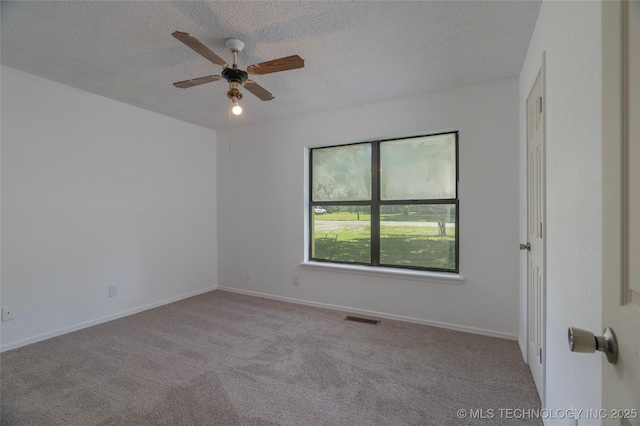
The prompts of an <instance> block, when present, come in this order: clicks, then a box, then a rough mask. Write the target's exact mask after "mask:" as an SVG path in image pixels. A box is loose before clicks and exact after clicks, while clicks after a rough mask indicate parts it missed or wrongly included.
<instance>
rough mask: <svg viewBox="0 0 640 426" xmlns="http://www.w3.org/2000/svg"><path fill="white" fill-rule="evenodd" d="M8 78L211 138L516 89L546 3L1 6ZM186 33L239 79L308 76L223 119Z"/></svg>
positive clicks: (219, 92) (218, 93)
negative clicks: (34, 78)
mask: <svg viewBox="0 0 640 426" xmlns="http://www.w3.org/2000/svg"><path fill="white" fill-rule="evenodd" d="M1 7H2V9H1V11H0V13H1V19H2V21H1V27H0V29H1V38H0V40H1V46H0V47H1V50H0V52H1V55H0V59H1V62H2V64H3V65H6V66H9V67H12V68H16V69H19V70H22V71H25V72H28V73H31V74H35V75H38V76H41V77H44V78H47V79H50V80H54V81H58V82H61V83H64V84H67V85H70V86H73V87H77V88H80V89H83V90H87V91H89V92H93V93H96V94H98V95H101V96H105V97H107V98H112V99H116V100H118V101H122V102H125V103H128V104H131V105H135V106H138V107H141V108H145V109H148V110H151V111H155V112H158V113H160V114H164V115H168V116H171V117H175V118H177V119H180V120H184V121H188V122H191V123H194V124H198V125H201V126H205V127H209V128H211V129H215V130H222V129H225V128H227V127H228V125H229V122H230V120H233V126H234V127H235V126H239V125H244V124H249V123H257V122H263V121H269V120H277V119H281V118H287V117H295V116H299V115H305V114H311V113H316V112H321V111H327V110H332V109H339V108H344V107H348V106H353V105H359V104H365V103H370V102H376V101H382V100H387V99H394V98H401V97H405V96H411V95H414V94H418V93H425V92H433V91H436V90H441V89H447V88H452V87H457V86H464V85H469V84H474V83H480V82H486V81H492V80H497V79H502V78H508V77H515V76H517V75H518V74H519V72H520V68H521V66H522V62H523V60H524V55H525V53H526V50H527V47H528V44H529V39H530V37H531V34H532V32H533V27H534V25H535V21H536V18H537V16H538V11H539V9H540V1H539V0H536V1H498V2H490V1H413V2H404V1H384V2H368V1H335V2H334V1H330V2H325V1H322V2H320V1H295V2H284V1H257V2H241V1H233V2H219V1H214V2H211V1H210V2H200V1H181V2H164V1H124V2H120V1H68V2H66V1H18V2H9V1H2V6H1ZM176 30H177V31H183V32H187V33H190V34H191V35H193V36H194V37H196V38H198V39H199V40H200V41H201V42H203V43H204V44H205V45H207V46H208V47H209V48H211V49H212V50H213V51H214V52H216V53H217V54H218V55H220V56H221V57H223V58H224V59H225V60H227V61H228V62H231V58H232V56H231V53H230V52H229V51H228V50H227V49H226V48H225V47H224V41H225V39H227V38H238V39H240V40H242V41H243V42H244V43H245V49H244V50H243V51H242V53H241V54H240V57H239V66H240V67H241V68H245V67H246V66H247V65H250V64H253V63H256V62H262V61H266V60H270V59H275V58H279V57H283V56H289V55H293V54H298V55H300V56H301V57H302V58H304V59H305V67H304V68H302V69H297V70H291V71H286V72H282V73H277V74H269V75H262V76H254V77H252V78H253V79H254V80H255V81H256V82H258V83H259V84H261V85H262V86H264V87H265V88H266V89H267V90H269V91H270V92H271V93H273V94H274V95H275V99H274V100H272V101H269V102H263V101H260V100H259V99H257V98H256V97H254V96H253V95H252V94H251V93H248V92H247V91H246V90H244V91H243V92H244V94H245V96H244V99H243V100H242V105H243V107H244V114H243V115H242V116H240V117H232V118H230V117H229V100H228V99H227V98H226V91H227V89H228V86H227V83H226V82H225V81H224V80H222V81H217V82H214V83H209V84H205V85H201V86H197V87H192V88H189V89H177V88H175V87H173V86H172V83H173V82H176V81H182V80H188V79H191V78H195V77H201V76H205V75H211V74H219V73H220V71H221V69H220V67H218V66H215V65H213V64H212V63H210V62H209V61H207V60H206V59H204V58H203V57H202V56H200V55H199V54H197V53H195V52H194V51H193V50H191V49H189V48H188V47H187V46H185V45H184V44H182V43H180V42H179V41H178V40H176V39H175V38H173V37H172V36H171V33H172V32H173V31H176Z"/></svg>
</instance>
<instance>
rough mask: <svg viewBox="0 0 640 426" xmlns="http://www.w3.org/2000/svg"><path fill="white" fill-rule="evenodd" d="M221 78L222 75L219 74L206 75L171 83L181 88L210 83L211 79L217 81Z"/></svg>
mask: <svg viewBox="0 0 640 426" xmlns="http://www.w3.org/2000/svg"><path fill="white" fill-rule="evenodd" d="M221 78H222V77H220V76H219V75H208V76H206V77H199V78H194V79H192V80H185V81H179V82H177V83H173V85H174V86H176V87H179V88H181V89H188V88H189V87H193V86H199V85H201V84H205V83H211V82H212V81H218V80H220V79H221Z"/></svg>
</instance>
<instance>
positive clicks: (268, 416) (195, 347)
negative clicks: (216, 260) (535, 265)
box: [0, 290, 542, 425]
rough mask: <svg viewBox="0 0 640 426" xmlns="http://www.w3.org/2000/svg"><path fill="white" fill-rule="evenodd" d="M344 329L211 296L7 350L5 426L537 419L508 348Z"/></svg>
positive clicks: (270, 306) (317, 311)
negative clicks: (507, 412)
mask: <svg viewBox="0 0 640 426" xmlns="http://www.w3.org/2000/svg"><path fill="white" fill-rule="evenodd" d="M344 317H345V313H343V312H338V311H333V310H328V309H321V308H314V307H308V306H304V305H296V304H290V303H285V302H279V301H273V300H267V299H261V298H255V297H250V296H244V295H238V294H233V293H229V292H223V291H219V290H218V291H212V292H210V293H206V294H204V295H200V296H196V297H192V298H189V299H185V300H182V301H180V302H176V303H172V304H170V305H166V306H163V307H160V308H156V309H152V310H149V311H146V312H142V313H140V314H136V315H132V316H129V317H126V318H122V319H119V320H115V321H111V322H109V323H105V324H101V325H98V326H95V327H91V328H88V329H84V330H81V331H77V332H74V333H70V334H66V335H64V336H60V337H56V338H53V339H50V340H47V341H44V342H40V343H36V344H33V345H30V346H27V347H23V348H19V349H15V350H12V351H8V352H5V353H3V354H2V356H1V368H2V369H1V383H0V385H1V387H0V389H1V398H2V404H1V409H2V412H1V416H2V424H3V425H457V424H485V425H487V424H492V425H493V424H507V425H519V424H527V425H533V424H536V425H538V424H542V423H541V422H540V421H538V420H530V419H500V416H499V411H498V409H500V408H509V409H518V408H525V409H527V408H535V407H539V400H538V396H537V394H536V391H535V387H534V384H533V380H532V378H531V374H530V373H529V370H528V368H527V366H526V365H525V364H524V362H523V361H522V358H521V356H520V353H519V349H518V346H517V344H516V342H513V341H508V340H502V339H497V338H491V337H484V336H476V335H473V334H467V333H461V332H456V331H449V330H443V329H438V328H434V327H428V326H424V325H418V324H410V323H404V322H400V321H392V320H387V319H383V320H382V322H381V323H380V324H379V325H369V324H363V323H354V322H349V321H344V320H343V318H344ZM459 409H466V410H470V409H471V410H485V411H482V412H481V411H476V414H478V413H480V415H483V414H482V413H484V414H487V413H490V411H488V410H489V409H493V410H495V411H494V418H493V419H492V420H487V419H484V420H482V419H476V420H474V419H469V418H466V419H461V418H459V417H458V416H457V414H456V413H457V411H458V410H459Z"/></svg>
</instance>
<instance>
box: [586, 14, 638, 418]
mask: <svg viewBox="0 0 640 426" xmlns="http://www.w3.org/2000/svg"><path fill="white" fill-rule="evenodd" d="M602 22H603V52H602V64H603V66H602V73H603V77H602V84H603V87H602V98H603V101H602V110H603V111H602V114H603V122H602V124H603V126H602V127H603V150H602V151H603V212H602V213H603V247H602V250H603V268H602V269H603V276H602V299H603V302H602V323H603V326H604V327H611V328H612V329H613V330H614V331H615V333H616V335H617V340H618V349H619V358H618V362H617V363H616V364H615V365H612V364H610V363H608V362H607V361H606V358H604V357H603V364H602V400H603V408H604V409H606V410H607V414H608V419H607V420H606V421H605V424H612V425H613V424H615V425H620V424H622V425H640V2H639V1H628V2H619V1H615V2H603V21H602ZM594 331H595V330H594ZM611 409H618V410H617V411H613V412H612V411H610V410H611ZM634 409H635V410H636V412H635V414H634V412H633V411H632V410H634ZM625 410H627V411H625ZM615 414H621V416H619V417H626V419H622V420H620V419H614V418H613V417H615Z"/></svg>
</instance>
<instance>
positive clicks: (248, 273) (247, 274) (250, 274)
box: [245, 269, 253, 278]
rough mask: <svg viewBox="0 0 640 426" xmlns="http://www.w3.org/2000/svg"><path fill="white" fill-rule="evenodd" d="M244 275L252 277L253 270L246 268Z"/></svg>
mask: <svg viewBox="0 0 640 426" xmlns="http://www.w3.org/2000/svg"><path fill="white" fill-rule="evenodd" d="M245 276H246V277H247V278H251V277H253V272H252V271H251V269H247V272H246V273H245Z"/></svg>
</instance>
